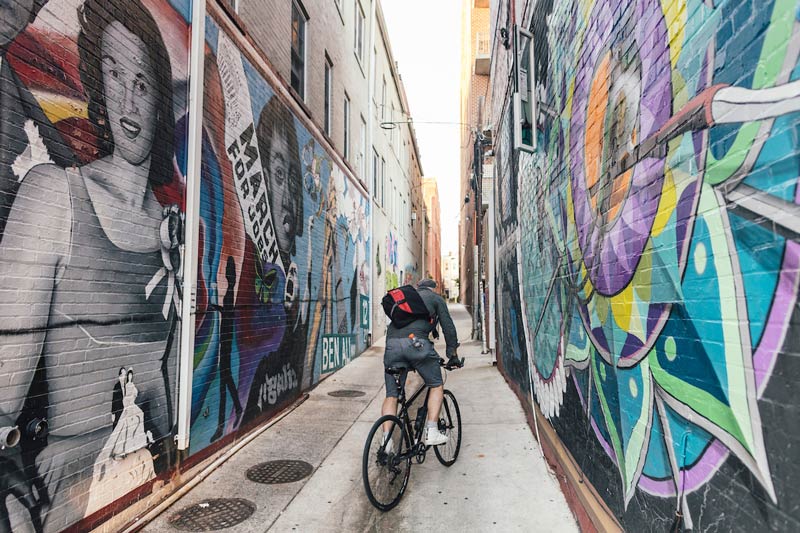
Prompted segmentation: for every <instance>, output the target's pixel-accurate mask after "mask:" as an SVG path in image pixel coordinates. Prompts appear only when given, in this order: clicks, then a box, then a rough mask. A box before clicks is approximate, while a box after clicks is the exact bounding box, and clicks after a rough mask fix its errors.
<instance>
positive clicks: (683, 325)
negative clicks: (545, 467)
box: [500, 0, 800, 526]
mask: <svg viewBox="0 0 800 533" xmlns="http://www.w3.org/2000/svg"><path fill="white" fill-rule="evenodd" d="M540 3H544V4H548V10H549V9H552V3H550V2H540ZM733 4H735V5H733ZM756 7H757V8H758V9H756ZM796 8H797V6H796V2H782V1H780V0H775V1H770V2H767V3H766V4H765V5H762V3H760V2H738V3H737V2H719V3H717V5H716V6H714V5H713V4H711V3H709V2H700V1H692V0H661V1H659V0H593V1H591V0H585V1H582V2H575V3H561V4H557V5H556V7H555V8H554V9H552V12H551V13H547V12H537V11H536V9H535V8H534V18H536V17H545V19H546V21H547V24H546V27H548V28H550V30H549V32H546V33H545V34H544V35H542V34H541V33H539V34H537V35H536V37H535V38H536V46H537V48H538V49H541V47H544V48H546V50H547V52H546V53H544V54H539V55H540V56H541V57H544V58H546V59H539V64H537V77H538V79H537V83H538V86H537V91H536V92H537V94H538V95H539V98H540V99H541V100H542V102H541V104H540V109H542V110H543V111H541V112H540V115H543V116H540V117H539V121H538V135H539V138H540V142H539V146H540V147H542V148H540V150H539V151H538V152H537V153H535V154H521V155H520V156H519V162H518V168H519V177H518V180H519V195H518V198H519V204H520V205H519V207H518V213H519V216H518V219H519V231H518V233H517V237H516V238H518V240H519V254H520V260H521V262H522V267H521V272H525V273H526V275H525V276H523V277H522V279H521V280H520V293H521V297H522V310H523V312H524V315H525V321H526V326H527V328H526V337H527V342H528V350H529V353H530V357H531V381H532V383H533V387H534V391H535V394H536V400H537V402H538V403H539V405H540V407H541V409H542V411H543V413H544V414H545V416H547V417H548V418H550V419H553V420H555V419H557V418H558V417H559V416H560V411H561V408H562V407H563V404H564V397H565V392H566V390H567V388H568V384H569V382H571V383H572V384H573V385H574V388H575V389H576V390H577V392H578V394H579V395H580V399H581V403H582V404H583V411H584V413H585V415H586V417H587V418H588V422H589V423H590V425H591V427H592V430H593V432H594V435H595V438H596V439H597V440H598V442H599V443H600V444H601V445H602V447H603V449H605V451H606V453H607V454H608V456H609V457H610V458H611V460H612V461H614V463H615V465H616V468H617V469H618V471H619V476H620V482H621V484H622V488H623V492H624V494H623V500H624V505H625V506H627V505H628V503H629V502H630V500H631V499H632V498H633V496H634V494H635V491H636V488H639V489H640V490H643V491H645V492H647V493H649V494H652V495H656V496H662V497H676V496H677V506H678V507H679V508H682V509H683V512H684V516H686V517H687V525H689V526H691V522H692V517H691V513H690V512H689V509H688V504H687V500H686V496H687V494H689V493H691V492H693V491H695V490H697V489H699V488H700V487H703V486H704V485H705V484H706V483H708V482H709V480H710V479H711V478H712V477H713V476H714V474H715V473H716V472H717V470H718V469H719V467H720V466H721V465H722V463H723V462H724V461H725V460H726V459H727V458H728V457H729V456H731V455H732V456H734V457H736V458H737V459H738V460H739V461H741V463H742V464H743V465H744V466H745V467H746V468H747V469H748V470H749V472H750V473H751V474H752V476H753V478H754V479H755V480H756V482H757V484H758V485H759V486H760V487H761V489H762V490H763V491H764V493H765V495H766V498H767V499H769V500H771V501H772V502H773V503H776V502H777V496H776V490H775V486H774V484H773V476H772V474H773V472H772V471H771V469H770V461H769V458H768V455H767V451H766V447H765V438H764V429H763V427H762V423H761V411H760V408H759V398H760V397H761V395H762V394H763V392H764V389H765V387H766V385H767V383H768V381H769V379H770V377H771V372H772V368H773V365H774V364H775V362H776V360H777V358H778V356H779V354H780V352H781V349H782V347H783V345H784V339H785V338H786V335H787V331H788V330H789V327H790V325H789V316H790V315H791V312H792V309H793V307H794V305H795V303H796V301H797V293H798V281H800V273H799V271H798V268H799V267H800V246H799V245H798V238H799V237H800V235H798V233H797V227H798V222H800V209H799V208H798V204H800V187H798V183H797V181H798V178H797V176H798V175H799V174H800V168H798V162H797V159H796V157H794V158H790V159H791V161H788V160H787V158H786V154H791V153H795V152H796V150H797V146H796V137H795V136H794V131H795V124H796V122H797V115H796V112H797V111H798V110H800V82H798V81H796V80H797V79H798V77H800V70H798V50H797V47H796V46H790V44H791V43H793V42H796V41H797V38H798V31H799V30H798V28H799V27H800V25H799V24H798V21H797V18H796ZM735 10H738V11H737V13H738V14H739V15H741V17H740V18H739V19H738V20H741V21H746V22H743V24H744V26H742V27H741V28H739V29H737V32H736V33H735V34H732V33H731V32H730V27H729V25H727V24H726V22H727V21H729V20H730V18H731V17H732V16H733V15H732V12H733V11H735ZM534 24H536V22H534ZM553 28H557V29H558V31H554V29H553ZM700 28H702V29H703V30H702V31H699V29H700ZM753 36H756V37H753ZM745 39H746V40H747V46H745V45H744V43H745V41H744V40H745ZM731 50H737V51H739V52H738V54H739V55H738V56H737V57H736V60H735V61H732V60H731V57H730V55H728V56H727V57H726V52H727V53H728V54H730V53H731ZM542 61H547V63H544V64H543V63H542ZM501 124H504V121H501ZM500 134H501V135H502V132H501V133H500Z"/></svg>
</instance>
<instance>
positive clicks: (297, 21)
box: [292, 0, 308, 99]
mask: <svg viewBox="0 0 800 533" xmlns="http://www.w3.org/2000/svg"><path fill="white" fill-rule="evenodd" d="M306 22H308V19H307V18H306V15H305V13H304V12H303V9H302V8H301V7H300V4H298V3H297V0H293V1H292V89H294V90H295V92H296V93H297V94H298V95H300V98H303V99H305V92H306V91H305V89H306Z"/></svg>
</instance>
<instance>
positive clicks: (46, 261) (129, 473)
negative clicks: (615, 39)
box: [0, 0, 189, 531]
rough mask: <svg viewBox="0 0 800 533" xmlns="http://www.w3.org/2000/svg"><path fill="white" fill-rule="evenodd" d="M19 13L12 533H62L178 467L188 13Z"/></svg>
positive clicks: (11, 219) (9, 297) (10, 292)
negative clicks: (17, 438) (16, 440)
mask: <svg viewBox="0 0 800 533" xmlns="http://www.w3.org/2000/svg"><path fill="white" fill-rule="evenodd" d="M14 5H16V6H17V7H15V8H14V9H13V10H12V11H9V12H5V14H4V17H6V19H5V20H4V24H7V25H9V27H10V26H13V31H10V32H9V33H6V30H4V32H3V37H2V40H3V52H2V57H0V62H1V63H2V66H0V69H1V72H0V80H1V81H0V102H1V103H0V106H1V107H2V116H3V120H2V122H3V125H2V133H0V154H2V155H0V160H1V161H2V162H1V163H0V189H1V190H2V193H1V194H2V210H0V220H1V222H0V231H2V233H0V237H1V238H2V240H0V273H1V274H0V316H2V320H0V322H2V326H0V327H2V341H0V428H8V427H10V426H18V427H19V428H21V429H22V440H21V443H20V444H19V445H18V446H16V447H13V448H6V449H3V450H1V451H0V529H3V530H4V531H8V530H13V531H29V530H31V529H33V530H38V531H41V530H45V531H59V530H61V529H64V528H66V527H67V526H70V525H73V524H75V523H76V522H77V521H79V520H81V519H82V518H84V517H85V516H87V515H90V514H92V513H94V512H96V511H98V510H100V509H102V508H103V507H105V506H107V505H109V504H111V503H112V502H113V501H114V500H115V499H116V498H118V497H120V496H122V495H124V494H126V493H132V491H136V490H139V489H141V488H142V487H144V488H148V487H149V486H150V485H152V483H153V482H154V481H155V480H156V478H157V477H158V476H163V475H165V473H166V472H167V471H168V470H169V469H171V468H172V467H173V466H174V465H175V459H176V450H175V446H174V440H173V437H174V428H175V424H176V419H177V413H176V411H175V405H176V402H177V390H176V377H177V366H178V365H177V354H178V348H179V347H178V333H179V328H180V324H181V321H180V317H179V315H178V306H179V305H180V302H181V297H182V293H181V292H180V291H179V290H178V286H179V284H180V280H179V279H177V278H176V272H179V271H180V270H179V269H180V267H181V255H180V252H179V243H180V242H181V241H182V238H183V232H182V227H181V218H182V210H183V183H184V181H185V180H184V173H185V171H186V164H185V153H186V136H185V131H186V129H185V125H186V112H187V101H186V86H187V79H188V78H187V70H186V68H187V65H188V53H189V51H188V44H189V5H188V2H185V1H181V0H173V1H166V0H142V1H139V0H108V1H105V0H104V1H95V0H87V1H86V2H68V1H62V0H52V1H50V2H27V3H23V2H19V3H17V4H14ZM26 5H27V6H30V9H27V8H26V7H25V6H26ZM78 7H80V8H81V9H82V11H81V14H80V16H79V13H78V10H77V8H78ZM44 423H46V424H47V425H48V426H49V427H48V429H49V431H37V428H38V429H39V430H42V429H43V428H44V425H43V424H44ZM133 494H134V495H133V496H131V499H135V498H137V497H138V496H136V493H135V492H134V493H133Z"/></svg>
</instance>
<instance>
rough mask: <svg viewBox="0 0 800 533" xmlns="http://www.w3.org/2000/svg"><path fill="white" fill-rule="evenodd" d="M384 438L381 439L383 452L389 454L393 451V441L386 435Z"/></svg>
mask: <svg viewBox="0 0 800 533" xmlns="http://www.w3.org/2000/svg"><path fill="white" fill-rule="evenodd" d="M384 439H385V440H384V441H383V442H384V447H383V453H385V454H386V455H389V454H390V453H392V452H393V451H394V442H392V439H390V438H387V437H384Z"/></svg>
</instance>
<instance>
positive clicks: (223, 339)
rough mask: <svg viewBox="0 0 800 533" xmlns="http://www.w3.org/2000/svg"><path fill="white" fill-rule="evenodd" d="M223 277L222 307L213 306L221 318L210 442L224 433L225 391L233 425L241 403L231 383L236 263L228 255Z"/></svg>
mask: <svg viewBox="0 0 800 533" xmlns="http://www.w3.org/2000/svg"><path fill="white" fill-rule="evenodd" d="M225 279H227V280H228V289H227V290H226V291H225V296H224V298H223V299H222V307H220V306H218V305H215V306H213V308H215V309H216V310H218V311H219V312H220V315H222V318H221V320H220V326H219V334H220V342H219V366H218V368H219V415H218V419H217V431H215V432H214V434H213V435H212V436H211V442H214V441H215V440H217V439H219V438H220V437H222V435H223V434H224V433H225V418H226V415H227V413H226V409H225V404H226V396H227V392H230V393H231V398H233V407H234V409H236V421H235V422H234V424H233V426H234V427H236V425H237V424H238V423H239V418H240V417H241V416H242V404H241V403H240V402H239V391H237V390H236V385H235V384H234V383H233V376H232V375H231V350H232V349H233V330H234V324H233V318H234V300H233V295H234V293H235V290H234V289H235V287H236V263H235V261H234V260H233V257H228V261H227V263H226V265H225Z"/></svg>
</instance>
